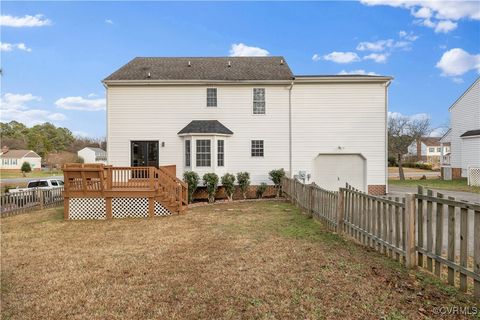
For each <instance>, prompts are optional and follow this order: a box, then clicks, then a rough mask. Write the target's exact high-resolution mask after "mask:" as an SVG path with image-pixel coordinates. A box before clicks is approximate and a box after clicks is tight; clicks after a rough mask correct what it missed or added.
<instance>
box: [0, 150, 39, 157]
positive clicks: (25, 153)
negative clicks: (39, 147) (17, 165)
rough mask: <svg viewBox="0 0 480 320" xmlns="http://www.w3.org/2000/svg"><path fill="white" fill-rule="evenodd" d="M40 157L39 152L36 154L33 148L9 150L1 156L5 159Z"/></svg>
mask: <svg viewBox="0 0 480 320" xmlns="http://www.w3.org/2000/svg"><path fill="white" fill-rule="evenodd" d="M23 157H25V158H40V156H39V155H38V154H36V153H35V152H34V151H32V150H8V151H7V152H5V153H2V154H1V155H0V158H5V159H7V158H8V159H20V158H23Z"/></svg>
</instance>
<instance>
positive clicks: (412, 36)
mask: <svg viewBox="0 0 480 320" xmlns="http://www.w3.org/2000/svg"><path fill="white" fill-rule="evenodd" d="M398 36H399V37H400V38H401V39H405V40H408V41H415V40H417V39H418V36H417V35H415V34H414V33H413V31H410V32H406V31H405V30H401V31H400V32H399V33H398Z"/></svg>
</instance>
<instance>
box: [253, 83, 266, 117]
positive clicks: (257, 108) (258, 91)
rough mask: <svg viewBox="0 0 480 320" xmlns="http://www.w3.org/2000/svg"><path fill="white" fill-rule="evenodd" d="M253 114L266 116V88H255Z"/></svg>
mask: <svg viewBox="0 0 480 320" xmlns="http://www.w3.org/2000/svg"><path fill="white" fill-rule="evenodd" d="M253 114H265V88H253Z"/></svg>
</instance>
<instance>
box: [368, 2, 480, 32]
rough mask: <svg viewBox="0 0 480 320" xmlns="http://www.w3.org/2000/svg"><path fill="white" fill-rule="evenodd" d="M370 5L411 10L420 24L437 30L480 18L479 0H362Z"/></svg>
mask: <svg viewBox="0 0 480 320" xmlns="http://www.w3.org/2000/svg"><path fill="white" fill-rule="evenodd" d="M360 2H361V3H363V4H365V5H368V6H375V5H386V6H392V7H397V8H404V9H408V10H410V14H411V15H412V16H413V17H415V18H417V19H420V20H418V21H416V22H417V23H418V24H420V25H423V26H426V27H429V28H432V29H434V30H435V32H437V33H440V32H443V33H447V32H450V31H452V30H455V29H456V28H457V23H456V22H455V21H458V20H461V19H471V20H480V5H478V2H477V1H425V0H360Z"/></svg>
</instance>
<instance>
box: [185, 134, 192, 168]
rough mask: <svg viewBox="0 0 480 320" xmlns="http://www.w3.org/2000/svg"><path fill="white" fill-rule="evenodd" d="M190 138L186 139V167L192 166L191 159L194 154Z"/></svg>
mask: <svg viewBox="0 0 480 320" xmlns="http://www.w3.org/2000/svg"><path fill="white" fill-rule="evenodd" d="M190 143H191V142H190V140H185V167H190V159H191V156H192V150H191V144H190Z"/></svg>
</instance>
